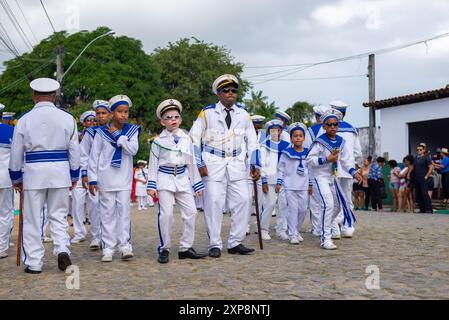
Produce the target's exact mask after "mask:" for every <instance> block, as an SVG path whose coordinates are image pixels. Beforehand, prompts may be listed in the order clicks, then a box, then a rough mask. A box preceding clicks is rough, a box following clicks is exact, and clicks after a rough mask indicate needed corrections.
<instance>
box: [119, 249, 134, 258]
mask: <svg viewBox="0 0 449 320" xmlns="http://www.w3.org/2000/svg"><path fill="white" fill-rule="evenodd" d="M132 257H134V254H133V252H132V251H131V250H129V249H124V250H123V251H122V256H121V258H122V260H129V259H131V258H132Z"/></svg>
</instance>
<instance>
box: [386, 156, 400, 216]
mask: <svg viewBox="0 0 449 320" xmlns="http://www.w3.org/2000/svg"><path fill="white" fill-rule="evenodd" d="M388 165H389V166H390V169H391V170H390V175H389V179H390V191H391V195H392V196H393V212H395V211H396V210H397V209H398V207H399V205H398V193H399V180H400V178H399V173H400V172H401V168H399V167H398V163H397V161H396V160H390V161H388Z"/></svg>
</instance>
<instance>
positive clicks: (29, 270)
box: [25, 267, 42, 274]
mask: <svg viewBox="0 0 449 320" xmlns="http://www.w3.org/2000/svg"><path fill="white" fill-rule="evenodd" d="M25 273H29V274H40V273H42V271H34V270H31V269H29V268H28V267H27V268H25Z"/></svg>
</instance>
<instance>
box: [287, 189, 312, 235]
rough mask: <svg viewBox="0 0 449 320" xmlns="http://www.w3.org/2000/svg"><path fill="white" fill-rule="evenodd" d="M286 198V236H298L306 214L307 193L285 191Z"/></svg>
mask: <svg viewBox="0 0 449 320" xmlns="http://www.w3.org/2000/svg"><path fill="white" fill-rule="evenodd" d="M285 195H286V196H287V223H288V236H289V238H290V239H291V238H292V237H297V236H299V233H300V232H301V227H302V225H303V223H304V220H305V218H306V213H307V202H308V198H309V193H308V191H297V190H285Z"/></svg>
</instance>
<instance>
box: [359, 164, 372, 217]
mask: <svg viewBox="0 0 449 320" xmlns="http://www.w3.org/2000/svg"><path fill="white" fill-rule="evenodd" d="M372 160H373V157H371V156H369V157H368V158H366V159H365V160H364V161H363V167H362V170H361V171H362V172H361V175H362V178H363V182H362V189H363V192H364V194H365V210H366V211H368V206H369V201H370V199H371V193H370V189H369V186H368V175H369V171H370V168H371V161H372Z"/></svg>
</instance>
